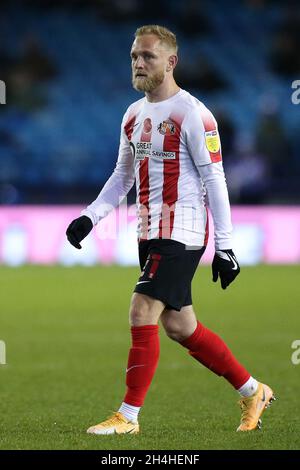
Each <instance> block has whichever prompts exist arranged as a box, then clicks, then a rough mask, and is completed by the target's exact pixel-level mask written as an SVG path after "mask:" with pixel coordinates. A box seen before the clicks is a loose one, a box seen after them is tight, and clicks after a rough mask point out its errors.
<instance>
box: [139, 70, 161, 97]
mask: <svg viewBox="0 0 300 470" xmlns="http://www.w3.org/2000/svg"><path fill="white" fill-rule="evenodd" d="M164 78H165V74H164V72H163V71H160V72H156V74H154V75H152V77H144V78H142V79H141V78H138V77H135V76H134V75H132V86H133V88H134V89H135V90H137V91H144V92H146V93H151V92H152V91H153V90H155V88H157V87H158V86H159V85H161V83H162V82H163V81H164Z"/></svg>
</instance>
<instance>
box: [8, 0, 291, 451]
mask: <svg viewBox="0 0 300 470" xmlns="http://www.w3.org/2000/svg"><path fill="white" fill-rule="evenodd" d="M150 23H158V24H163V25H165V26H167V27H169V28H170V29H171V30H174V32H176V34H177V37H178V42H179V60H180V62H179V66H178V68H177V70H176V73H175V76H176V79H177V81H178V84H179V85H180V86H181V87H182V88H185V89H187V90H188V91H190V92H191V93H192V94H194V95H195V96H196V97H198V98H199V99H200V100H201V101H203V102H204V103H205V104H206V105H207V106H208V107H209V108H210V109H211V110H212V111H213V113H214V114H215V116H216V118H217V120H218V123H219V129H220V134H221V140H222V147H223V158H224V166H225V170H226V176H227V182H228V187H229V192H230V199H231V203H232V207H233V222H234V227H235V235H234V236H235V251H236V253H237V255H238V258H239V259H240V261H241V263H242V264H243V265H256V264H258V266H257V267H253V266H252V267H245V268H243V276H241V280H240V281H237V282H236V285H235V286H233V287H232V290H231V292H232V293H231V297H230V299H229V298H228V299H229V300H225V304H224V297H222V292H219V291H218V292H217V291H216V288H215V286H210V285H209V286H208V282H209V283H210V280H209V281H207V282H205V281H204V285H205V287H204V289H203V285H202V288H201V292H202V293H201V292H200V293H199V294H198V291H197V292H195V303H196V307H197V308H201V309H202V306H203V308H204V309H205V311H206V314H204V315H206V317H205V316H204V320H205V321H206V322H207V323H208V326H210V327H212V328H214V327H215V329H216V330H217V331H219V332H220V333H221V334H222V335H223V336H224V335H225V339H228V340H229V343H230V344H233V345H235V350H234V351H235V352H237V353H238V354H239V357H242V359H245V361H246V364H248V365H249V366H250V365H251V367H252V368H253V369H252V370H254V373H255V374H258V375H260V377H262V376H264V375H265V374H266V372H268V377H271V378H272V380H273V382H272V383H275V385H274V387H275V386H276V388H277V389H278V388H279V383H280V382H279V377H281V378H284V381H285V384H287V386H286V388H283V389H282V390H281V394H282V395H284V394H285V393H287V394H288V395H289V396H288V400H284V401H283V403H285V404H286V406H288V408H282V409H280V406H279V411H278V412H277V415H275V417H274V418H273V428H272V430H273V434H272V433H271V434H270V435H269V437H268V438H267V436H266V435H264V439H263V440H261V439H260V438H259V437H257V436H255V437H251V438H250V441H248V440H246V438H245V439H244V436H243V437H242V440H238V438H237V437H236V436H235V437H233V436H232V434H231V431H230V432H229V431H228V429H227V428H226V425H222V426H221V428H219V427H218V426H219V424H218V423H219V421H218V416H219V418H220V419H221V418H222V419H223V420H224V423H225V422H226V420H227V418H226V416H227V415H226V413H227V412H228V413H229V415H230V413H231V411H229V410H227V409H226V410H224V411H218V413H220V414H219V415H218V416H217V417H216V418H212V416H211V415H209V412H208V410H209V407H213V408H215V406H212V404H210V403H209V397H214V399H217V392H218V386H217V385H216V383H217V382H215V381H214V380H215V378H211V377H209V376H208V375H205V382H204V383H203V387H204V388H205V392H206V395H205V399H204V397H203V395H201V393H202V392H201V391H200V390H199V395H200V396H202V399H201V400H202V401H201V403H200V404H198V405H195V406H196V408H194V410H195V412H198V411H199V414H200V416H203V422H204V423H205V428H206V429H205V433H206V434H205V435H204V437H203V434H202V431H203V430H202V431H201V432H200V431H199V430H198V431H197V432H195V426H196V422H195V420H194V421H193V420H192V421H191V422H190V424H189V425H187V428H183V432H182V433H181V434H178V435H177V436H175V435H172V439H169V440H168V432H169V430H170V428H169V427H168V423H169V422H168V421H166V422H165V423H166V424H165V427H163V428H160V427H159V426H160V425H161V421H160V424H159V419H160V418H161V415H160V414H159V413H163V412H164V410H166V409H167V408H168V404H169V402H168V398H166V397H168V396H169V397H171V398H170V399H171V400H173V402H172V403H176V400H180V404H178V405H176V406H177V407H179V408H180V409H181V413H182V414H183V415H184V413H185V409H187V407H188V404H189V399H185V398H184V397H185V395H184V389H183V388H182V387H183V386H184V384H178V382H176V384H175V383H174V386H173V387H172V390H170V388H169V389H167V388H165V389H163V385H162V384H163V383H164V384H165V385H164V386H165V387H166V386H167V384H166V383H165V382H166V377H165V376H166V375H167V377H168V380H167V383H172V380H173V379H172V377H173V376H172V375H171V372H172V370H173V371H174V370H175V372H182V373H184V371H185V370H186V368H187V366H188V364H190V363H189V362H187V361H188V359H186V358H185V359H183V357H182V356H181V355H180V354H182V353H179V352H178V356H177V355H176V354H177V349H176V346H174V345H173V344H171V343H170V342H168V343H167V340H164V339H163V342H164V341H166V344H164V343H163V344H164V346H163V347H164V348H165V351H167V352H169V353H170V354H171V355H172V358H173V362H172V364H171V366H172V367H171V369H172V370H171V371H170V370H169V369H168V367H167V365H166V364H167V363H166V359H164V358H162V366H161V369H160V371H158V376H157V377H158V378H157V379H156V380H157V382H156V383H155V384H154V385H153V390H154V391H155V390H156V387H158V384H159V383H160V378H161V384H160V387H161V388H159V389H160V390H163V393H162V395H159V396H160V399H161V403H162V404H163V403H165V404H164V405H163V406H162V409H161V408H159V407H158V406H159V405H158V403H157V402H156V401H155V400H154V398H151V395H150V398H149V403H151V406H152V408H151V409H152V410H155V413H153V415H152V414H151V410H150V411H148V412H147V411H145V413H146V416H147V419H148V422H149V423H150V424H149V426H152V428H151V433H150V434H151V435H152V437H153V439H154V440H152V441H151V442H150V441H147V439H146V437H147V436H146V437H144V438H142V439H144V440H142V441H141V442H140V444H137V446H138V445H140V446H144V448H172V447H173V448H197V446H202V447H203V448H214V447H218V448H235V447H236V448H272V447H273V448H274V447H275V448H276V447H277V448H286V449H287V448H297V446H298V447H299V435H300V429H299V423H298V424H296V422H295V419H294V418H293V417H292V416H293V413H294V415H295V416H296V413H295V408H296V407H297V406H298V404H297V401H296V396H297V394H296V393H295V392H294V390H295V388H294V387H296V386H297V385H296V384H297V380H296V379H297V376H296V372H298V370H297V367H295V366H293V365H291V361H290V354H291V351H292V350H291V343H292V341H293V340H294V339H296V338H297V336H298V337H299V335H300V334H299V320H298V314H297V312H299V302H300V299H299V294H298V290H299V289H298V287H297V282H298V281H299V262H300V243H299V234H300V184H299V176H300V151H299V149H300V131H299V130H300V104H298V105H297V104H296V102H294V103H293V100H292V94H293V93H294V92H295V91H296V90H295V89H293V88H292V84H293V82H294V81H295V80H300V54H299V39H300V8H299V2H297V1H285V2H281V1H279V0H278V1H276V0H240V1H239V0H228V1H226V2H225V1H221V0H216V1H214V2H210V1H208V0H201V1H197V0H185V1H180V0H172V1H169V0H159V1H158V0H152V1H151V2H146V1H143V2H142V1H138V0H60V1H55V0H44V1H38V0H30V1H29V0H28V1H26V0H24V1H16V0H10V1H4V0H3V1H2V2H1V7H0V80H2V81H3V82H5V84H6V104H0V204H1V207H0V263H1V264H2V265H3V266H2V267H1V269H0V278H1V286H2V289H3V292H2V294H1V300H0V303H1V313H0V315H1V322H0V339H2V340H4V341H5V342H6V344H7V355H8V361H7V362H8V365H7V367H6V368H1V369H0V372H1V374H2V372H3V375H2V378H3V377H4V374H7V375H6V377H7V380H6V381H3V382H2V385H1V392H0V394H2V395H3V396H2V398H3V399H2V400H0V402H1V403H2V405H3V406H5V411H4V412H3V414H1V416H2V418H1V425H2V426H3V432H1V438H0V441H1V442H2V443H1V442H0V447H1V448H68V447H69V448H89V447H91V446H92V447H93V446H94V447H95V448H99V444H96V441H93V442H92V444H91V441H90V440H87V438H86V437H84V438H83V437H82V434H81V433H82V429H80V426H81V427H85V423H86V425H88V424H89V425H90V424H93V421H94V419H95V413H96V412H97V416H98V413H99V418H100V417H103V413H107V409H110V408H109V407H111V406H114V404H115V406H118V401H119V399H120V393H122V387H123V382H122V380H123V378H122V377H120V378H118V382H114V380H115V377H119V376H120V371H122V373H123V368H122V369H121V368H120V364H121V365H124V366H125V361H126V359H124V358H125V357H126V354H127V348H128V342H129V337H128V338H127V337H125V339H124V335H125V332H127V314H126V313H124V311H126V310H127V308H128V300H129V296H130V291H131V289H132V286H133V284H134V279H135V278H136V275H137V270H136V268H131V267H129V266H128V267H124V266H127V265H134V264H136V262H137V250H136V242H135V216H134V211H130V213H128V211H127V209H126V207H121V209H120V210H119V211H117V212H115V213H113V214H111V215H110V216H109V217H108V218H107V220H106V221H104V222H101V224H100V227H99V228H98V229H97V230H95V231H94V232H93V234H91V235H90V236H89V237H88V239H86V240H85V241H84V247H85V249H83V250H81V251H77V250H75V249H74V248H73V247H71V246H70V245H69V244H68V243H67V242H66V238H65V229H66V227H67V225H68V224H69V222H70V221H71V220H72V219H73V218H74V217H76V216H77V215H78V214H79V212H80V210H81V209H82V208H83V207H84V206H86V205H87V203H89V202H91V201H92V200H94V199H95V197H96V196H97V194H98V192H99V190H100V189H101V187H102V186H103V184H104V183H105V181H106V179H107V178H108V177H109V175H110V174H111V172H112V170H113V168H114V165H115V161H116V157H117V150H118V144H119V130H120V123H121V118H122V116H123V113H124V112H125V110H126V108H127V106H128V105H129V104H130V103H131V102H132V101H135V100H137V99H139V98H140V95H139V94H138V93H136V92H135V91H134V90H133V89H132V87H131V71H130V58H129V51H130V46H131V43H132V40H133V34H134V31H135V29H136V28H137V27H138V26H140V25H142V24H150ZM294 101H295V100H294ZM134 198H135V195H134V193H130V194H129V197H128V201H129V204H131V203H134ZM115 227H118V233H119V237H118V238H117V237H116V236H115V230H114V228H115ZM211 238H212V237H211ZM212 253H213V246H212V240H210V246H209V249H208V250H207V252H206V254H205V258H204V261H205V262H206V263H208V262H209V261H210V260H211V257H212ZM24 264H34V265H40V264H41V265H53V264H59V265H67V266H72V265H75V264H81V265H84V266H89V265H98V264H100V265H110V264H116V265H123V267H122V268H121V267H116V266H113V267H109V266H105V267H103V266H99V267H95V268H89V269H85V268H83V267H82V268H81V267H76V266H74V267H72V268H70V269H67V270H66V269H65V268H63V267H61V266H55V267H48V266H44V267H36V266H22V265H24ZM263 264H275V265H276V266H272V267H269V266H264V265H263ZM280 264H281V265H283V264H284V265H286V264H294V266H278V265H280ZM4 265H8V266H9V267H7V266H4ZM11 267H13V269H11ZM15 267H18V269H15ZM202 269H203V272H204V273H206V277H207V279H209V277H210V274H209V273H208V271H206V269H207V270H208V269H209V268H202ZM72 270H73V271H72ZM197 276H198V275H197ZM204 277H205V275H204ZM201 278H202V275H201ZM114 279H118V281H120V282H121V283H122V289H121V291H120V292H119V295H118V299H116V298H115V297H116V295H115V293H114V294H113V293H112V292H111V291H110V287H111V285H112V283H113V280H114ZM197 282H198V281H197ZM199 282H200V281H199ZM201 282H202V283H203V281H201ZM247 282H249V284H247ZM238 283H239V284H238ZM206 284H207V286H206ZM213 289H214V290H213ZM75 291H76V292H75ZM203 291H204V292H203ZM16 293H17V295H16ZM86 296H88V298H89V305H88V306H87V305H86ZM111 296H113V298H114V299H115V300H114V305H112V304H111V302H110V299H111ZM297 296H298V297H297ZM212 299H213V302H214V304H213V305H211V302H212ZM245 301H246V306H245ZM232 306H234V308H236V310H235V309H232ZM220 310H222V318H221V319H220V315H219V311H220ZM241 310H242V311H243V314H244V315H245V316H244V317H242V318H241V317H240V313H241ZM99 312H100V313H99ZM262 312H263V316H262ZM106 313H107V315H106ZM102 314H104V315H102ZM224 317H226V318H224ZM245 319H246V320H245ZM245 322H246V326H245ZM258 324H259V325H260V328H259V331H260V333H259V335H257V333H258V332H257V328H258V327H257V325H258ZM108 328H109V329H110V330H109V331H112V330H113V331H114V335H115V337H116V341H117V342H118V346H117V345H116V346H114V348H116V350H114V353H115V356H114V358H109V359H108V357H106V356H105V357H106V359H105V360H106V361H108V362H107V364H109V366H110V370H109V371H108V369H107V370H106V369H105V368H104V367H103V364H102V363H101V361H100V365H99V358H98V356H97V354H98V353H99V351H100V352H101V351H102V352H105V354H107V355H108V353H107V351H108V350H109V348H110V347H111V344H110V342H109V341H108V338H107V333H108ZM245 328H246V330H245ZM102 329H103V332H102ZM22 332H24V335H23V333H22ZM247 332H249V336H247ZM126 334H127V333H126ZM66 338H67V339H66ZM167 344H168V346H167ZM45 345H46V346H47V347H46V351H45ZM245 346H246V350H245ZM102 348H103V349H102ZM168 348H169V349H168ZM253 349H254V350H255V351H254V350H253ZM74 351H77V352H78V354H79V355H80V357H79V358H78V356H77V357H76V354H75V355H74ZM250 351H251V354H250ZM119 356H120V357H119ZM262 356H263V357H264V365H263V364H261V363H260V358H261V357H262ZM62 357H63V359H62ZM249 357H250V359H249ZM116 358H117V359H118V360H119V363H118V364H117V360H115V359H116ZM55 361H56V362H55ZM77 361H78V362H77ZM122 361H123V362H122ZM185 361H186V362H185ZM274 361H276V362H275V363H276V367H275V366H274ZM123 363H124V364H123ZM0 367H1V366H0ZM78 367H79V368H80V370H79V369H78ZM191 367H192V366H191ZM299 367H300V366H299ZM181 368H182V371H181ZM172 373H173V372H172ZM197 373H198V369H197V372H196V367H195V369H191V371H190V374H189V379H188V378H187V379H186V380H190V377H192V378H193V379H194V382H193V381H192V380H190V387H191V389H192V388H193V384H195V380H196V378H195V377H196V375H197ZM100 374H102V377H104V379H103V380H105V383H106V385H107V389H105V392H103V393H104V395H103V400H102V402H101V403H100V404H99V403H97V394H98V385H99V384H98V382H97V379H98V378H99V380H100V377H99V375H100ZM168 374H169V375H168ZM298 374H299V372H298ZM173 375H174V374H173ZM175 375H177V374H175ZM66 377H67V379H66ZM91 377H93V380H92V383H90V384H89V381H90V378H91ZM0 378H1V376H0ZM70 383H72V390H73V393H71V395H70ZM218 383H219V382H218ZM88 384H89V385H88ZM180 387H181V388H180ZM21 389H22V390H23V391H24V390H25V391H26V395H25V397H24V396H23V395H20V392H18V391H19V390H21ZM109 390H110V393H109ZM175 390H176V396H175V395H174V393H175ZM220 390H221V388H220ZM222 390H223V389H222ZM228 390H229V389H228ZM120 391H121V392H120ZM172 393H173V395H172ZM221 393H223V395H222V396H223V398H224V399H226V397H227V396H228V397H229V396H230V397H231V399H232V395H230V394H229V393H231V391H230V392H229V391H227V389H226V391H225V392H221ZM170 394H171V395H170ZM90 397H92V398H91V400H90V401H88V398H90ZM180 397H181V398H180ZM223 398H222V400H223ZM93 400H94V401H93ZM111 400H113V404H112V403H111ZM151 400H152V401H151ZM190 400H192V397H191V398H190ZM183 401H184V403H185V404H183ZM32 402H35V403H36V408H35V411H34V410H33V409H32V408H31V406H30V404H31V403H32ZM58 402H59V403H60V405H58V404H57V403H58ZM190 402H191V401H190ZM287 403H288V405H287ZM197 406H198V408H199V407H200V408H199V409H198V408H197ZM276 406H277V405H276ZM24 407H25V408H26V410H27V411H26V415H24ZM46 409H47V413H48V414H47V413H46V411H45V410H46ZM3 410H4V409H3ZM159 410H160V411H159ZM225 411H226V413H225ZM186 412H187V413H189V412H188V410H187V411H186ZM84 413H85V414H84ZM147 413H148V414H147ZM222 413H223V415H222ZM3 416H4V417H3ZM58 416H59V417H58ZM271 416H272V412H270V419H271ZM59 419H60V422H59ZM168 419H170V423H171V422H172V420H173V421H174V420H175V416H172V417H171V416H169V418H168ZM237 419H238V414H235V415H234V417H232V416H231V415H230V418H229V424H230V427H231V428H233V429H234V426H235V424H236V420H237ZM151 420H152V421H151ZM54 421H55V423H54ZM200 421H201V420H200ZM287 421H288V422H289V423H290V424H289V426H288V427H287V426H286V422H287ZM32 422H34V423H35V426H36V431H34V432H33V430H32ZM56 422H57V423H58V426H57V427H56V428H55V427H54V425H53V423H54V424H56ZM68 423H71V424H70V426H71V428H72V431H71V432H70V429H69V428H68ZM83 423H84V425H83ZM173 424H174V423H173ZM170 426H171V424H170ZM188 426H190V427H188ZM296 426H298V428H297V429H298V431H297V432H295V430H296ZM270 427H271V425H270ZM231 428H230V429H231ZM197 429H198V428H197ZM75 430H76V431H75ZM76 432H77V434H76ZM72 433H73V434H72ZM74 433H75V434H74ZM45 434H46V435H47V437H46V436H45ZM173 434H174V433H173ZM297 436H298V437H297ZM51 439H52V440H51ZM128 439H129V440H124V441H122V443H120V442H118V443H117V444H116V443H114V442H113V441H106V442H108V444H107V443H106V444H105V445H104V447H102V448H126V446H127V448H135V447H136V444H134V442H133V441H132V440H130V438H128ZM249 442H250V443H249ZM168 443H169V444H168ZM100 445H102V444H100ZM168 445H169V446H170V447H168ZM97 446H98V447H97ZM105 446H107V447H105ZM109 446H111V447H109ZM112 446H116V447H112ZM122 446H123V447H122ZM147 446H148V447H147ZM151 446H152V447H151ZM159 446H162V447H159ZM140 448H142V447H140Z"/></svg>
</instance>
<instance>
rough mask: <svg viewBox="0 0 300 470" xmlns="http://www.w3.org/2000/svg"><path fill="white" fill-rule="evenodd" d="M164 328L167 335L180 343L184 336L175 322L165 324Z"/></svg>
mask: <svg viewBox="0 0 300 470" xmlns="http://www.w3.org/2000/svg"><path fill="white" fill-rule="evenodd" d="M164 329H165V332H166V334H167V336H168V337H169V338H170V339H172V340H173V341H177V342H178V343H181V342H182V341H184V340H185V339H186V336H185V335H184V334H182V331H181V329H180V328H179V326H178V325H176V324H173V325H167V326H165V325H164Z"/></svg>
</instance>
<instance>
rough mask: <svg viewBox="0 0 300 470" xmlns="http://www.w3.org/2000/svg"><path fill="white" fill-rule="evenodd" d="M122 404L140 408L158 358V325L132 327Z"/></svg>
mask: <svg viewBox="0 0 300 470" xmlns="http://www.w3.org/2000/svg"><path fill="white" fill-rule="evenodd" d="M131 336H132V347H131V349H130V351H129V358H128V364H127V371H126V385H127V393H126V395H125V398H124V402H125V403H128V405H133V406H142V404H143V403H144V399H145V396H146V393H147V391H148V388H149V387H150V384H151V382H152V378H153V376H154V372H155V370H156V366H157V363H158V358H159V336H158V325H145V326H132V327H131Z"/></svg>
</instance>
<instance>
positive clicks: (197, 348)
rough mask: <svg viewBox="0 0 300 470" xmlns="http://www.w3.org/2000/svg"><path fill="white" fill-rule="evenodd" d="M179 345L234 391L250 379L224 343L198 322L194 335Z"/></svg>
mask: <svg viewBox="0 0 300 470" xmlns="http://www.w3.org/2000/svg"><path fill="white" fill-rule="evenodd" d="M181 344H182V346H184V347H185V348H188V349H189V354H190V355H191V356H193V357H194V358H195V359H197V361H199V362H201V364H203V365H204V366H205V367H207V368H208V369H210V370H211V371H212V372H214V373H215V374H217V375H222V376H223V377H224V378H225V379H226V380H228V382H230V383H231V385H233V386H234V388H236V389H239V388H241V386H242V385H244V383H245V382H247V380H248V379H249V378H250V374H249V372H247V370H246V369H245V368H244V367H243V366H242V365H241V364H240V363H239V362H238V361H237V360H236V358H235V357H234V356H233V354H232V352H231V351H230V349H229V348H228V347H227V346H226V344H225V343H224V341H223V340H222V339H221V338H220V337H219V336H218V335H216V334H215V333H213V332H212V331H210V330H209V329H208V328H205V326H203V325H202V324H201V323H200V322H197V328H196V330H195V331H194V333H193V334H192V335H191V336H190V337H189V338H187V339H185V340H184V341H182V343H181Z"/></svg>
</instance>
